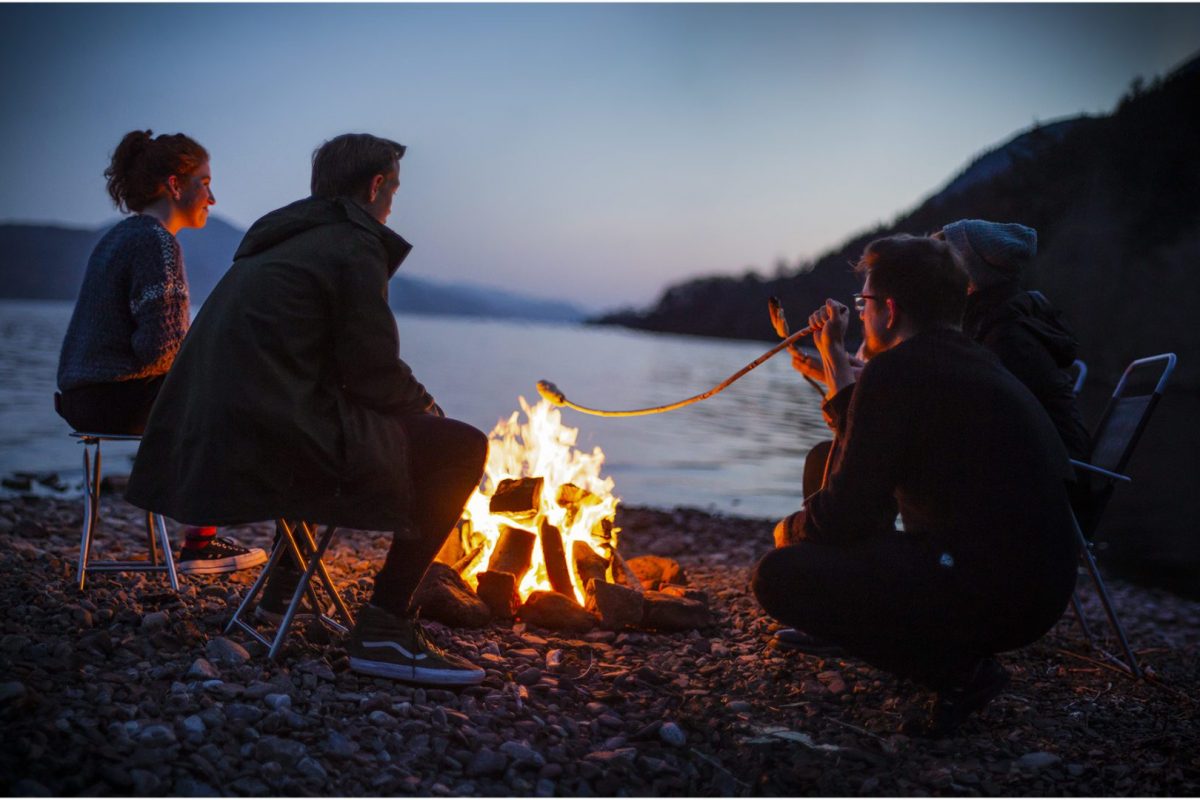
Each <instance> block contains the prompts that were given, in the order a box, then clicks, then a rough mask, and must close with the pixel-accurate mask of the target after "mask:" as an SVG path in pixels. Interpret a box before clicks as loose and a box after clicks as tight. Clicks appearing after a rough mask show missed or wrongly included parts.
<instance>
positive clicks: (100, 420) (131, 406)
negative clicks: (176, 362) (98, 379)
mask: <svg viewBox="0 0 1200 800" xmlns="http://www.w3.org/2000/svg"><path fill="white" fill-rule="evenodd" d="M166 377H167V376H166V375H159V376H157V377H154V378H141V379H138V380H132V381H120V382H117V383H97V384H93V385H92V386H81V387H79V388H78V389H67V390H66V391H64V392H62V393H61V396H60V397H57V398H55V403H54V410H55V411H57V412H58V414H59V416H60V417H62V418H63V419H65V420H66V421H67V422H68V423H69V424H70V425H71V427H72V428H74V429H75V430H77V431H81V432H83V433H124V434H141V433H142V432H143V431H145V430H146V420H147V419H149V417H150V409H151V408H152V407H153V406H154V400H155V398H157V397H158V390H159V389H161V388H162V385H163V381H164V380H166Z"/></svg>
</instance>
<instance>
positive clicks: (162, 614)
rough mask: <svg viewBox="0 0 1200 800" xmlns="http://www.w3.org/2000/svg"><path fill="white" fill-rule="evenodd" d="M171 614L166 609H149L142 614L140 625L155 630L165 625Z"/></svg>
mask: <svg viewBox="0 0 1200 800" xmlns="http://www.w3.org/2000/svg"><path fill="white" fill-rule="evenodd" d="M170 621H171V615H170V614H168V613H167V612H166V611H151V612H150V613H149V614H143V615H142V627H143V628H144V629H146V630H148V631H156V630H160V629H162V628H165V627H167V623H168V622H170Z"/></svg>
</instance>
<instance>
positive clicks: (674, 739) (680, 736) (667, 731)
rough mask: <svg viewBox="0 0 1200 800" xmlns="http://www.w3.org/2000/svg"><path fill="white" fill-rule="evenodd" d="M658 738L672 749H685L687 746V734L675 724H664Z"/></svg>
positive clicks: (659, 730)
mask: <svg viewBox="0 0 1200 800" xmlns="http://www.w3.org/2000/svg"><path fill="white" fill-rule="evenodd" d="M658 736H659V738H660V739H662V740H663V741H664V742H666V743H667V744H669V745H671V747H683V746H684V745H685V744H687V734H686V733H684V732H683V728H680V727H679V726H678V725H676V724H675V723H674V722H664V723H663V724H662V727H661V728H659V729H658Z"/></svg>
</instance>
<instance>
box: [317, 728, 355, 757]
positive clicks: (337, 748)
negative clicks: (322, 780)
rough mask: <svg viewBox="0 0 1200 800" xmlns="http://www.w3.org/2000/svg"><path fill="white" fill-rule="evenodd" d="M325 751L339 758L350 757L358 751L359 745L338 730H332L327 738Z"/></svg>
mask: <svg viewBox="0 0 1200 800" xmlns="http://www.w3.org/2000/svg"><path fill="white" fill-rule="evenodd" d="M325 752H326V753H328V754H329V755H331V756H336V757H337V758H350V757H351V756H353V755H354V754H355V753H357V752H358V745H357V744H355V743H354V742H352V741H350V740H349V739H347V738H346V737H345V736H343V735H342V734H340V733H338V732H337V731H330V732H329V736H327V737H326V738H325Z"/></svg>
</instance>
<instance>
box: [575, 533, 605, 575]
mask: <svg viewBox="0 0 1200 800" xmlns="http://www.w3.org/2000/svg"><path fill="white" fill-rule="evenodd" d="M571 557H572V558H573V559H574V560H575V572H576V574H578V575H579V582H580V583H581V584H583V585H584V586H587V585H588V581H590V580H598V581H604V580H607V574H608V562H607V561H606V560H605V559H604V558H603V557H602V556H600V555H597V554H596V551H595V550H593V549H592V548H591V547H590V546H589V545H588V544H587V542H580V541H576V542H573V543H572V544H571Z"/></svg>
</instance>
